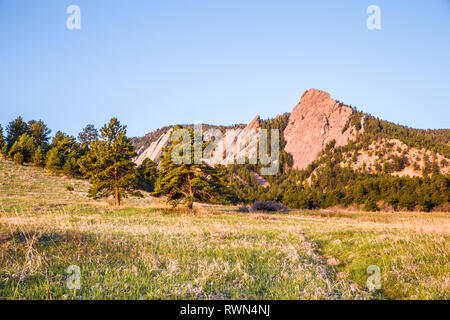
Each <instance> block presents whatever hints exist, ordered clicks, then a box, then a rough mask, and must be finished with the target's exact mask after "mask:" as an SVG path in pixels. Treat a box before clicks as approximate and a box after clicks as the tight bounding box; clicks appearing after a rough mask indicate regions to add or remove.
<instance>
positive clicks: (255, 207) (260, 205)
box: [250, 201, 288, 212]
mask: <svg viewBox="0 0 450 320" xmlns="http://www.w3.org/2000/svg"><path fill="white" fill-rule="evenodd" d="M286 210H288V208H287V207H285V206H284V205H282V204H281V203H278V202H275V201H255V203H253V204H252V206H251V207H250V212H256V211H277V212H278V211H286Z"/></svg>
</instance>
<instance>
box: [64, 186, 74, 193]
mask: <svg viewBox="0 0 450 320" xmlns="http://www.w3.org/2000/svg"><path fill="white" fill-rule="evenodd" d="M66 190H67V191H70V192H72V191H73V190H75V189H74V188H73V186H71V185H67V186H66Z"/></svg>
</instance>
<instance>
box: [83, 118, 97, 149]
mask: <svg viewBox="0 0 450 320" xmlns="http://www.w3.org/2000/svg"><path fill="white" fill-rule="evenodd" d="M97 138H98V130H97V129H95V126H94V125H92V124H88V125H87V126H86V127H85V128H84V129H83V131H81V132H80V134H78V141H79V142H80V144H81V149H82V150H84V151H85V152H87V151H88V150H89V146H90V145H91V143H93V142H94V141H95V140H97Z"/></svg>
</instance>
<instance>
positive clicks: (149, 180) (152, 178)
mask: <svg viewBox="0 0 450 320" xmlns="http://www.w3.org/2000/svg"><path fill="white" fill-rule="evenodd" d="M138 172H139V184H140V185H141V187H142V188H143V189H144V190H146V191H149V192H152V191H154V189H155V183H156V179H157V178H158V166H157V164H156V162H154V161H152V160H151V159H148V158H147V159H145V160H144V162H143V163H142V164H141V165H140V166H139V168H138Z"/></svg>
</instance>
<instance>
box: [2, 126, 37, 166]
mask: <svg viewBox="0 0 450 320" xmlns="http://www.w3.org/2000/svg"><path fill="white" fill-rule="evenodd" d="M36 148H37V144H36V140H34V138H33V137H30V136H29V135H28V134H26V133H25V134H23V135H22V136H20V138H19V140H17V141H16V142H14V144H13V146H12V147H11V149H10V150H9V155H8V157H9V158H10V159H14V156H15V155H16V154H17V153H20V154H22V158H23V162H31V160H32V157H33V155H34V153H35V152H36Z"/></svg>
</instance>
